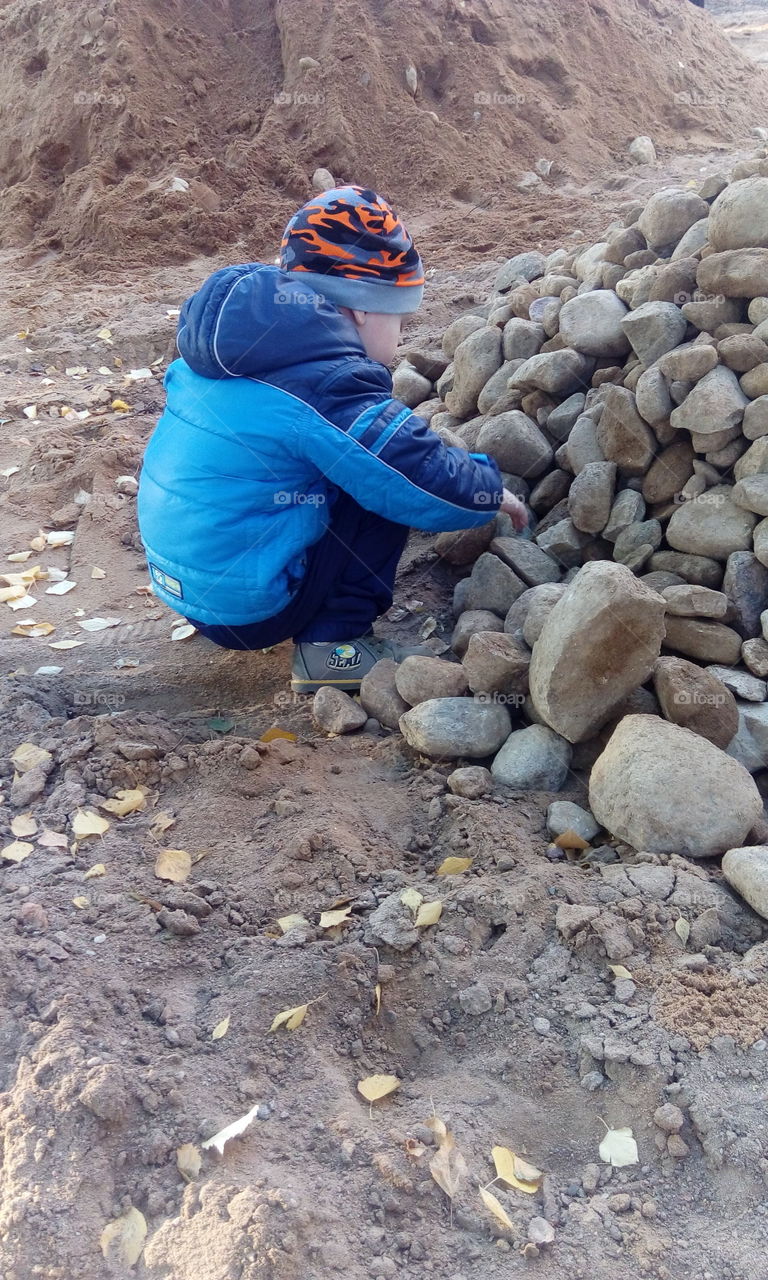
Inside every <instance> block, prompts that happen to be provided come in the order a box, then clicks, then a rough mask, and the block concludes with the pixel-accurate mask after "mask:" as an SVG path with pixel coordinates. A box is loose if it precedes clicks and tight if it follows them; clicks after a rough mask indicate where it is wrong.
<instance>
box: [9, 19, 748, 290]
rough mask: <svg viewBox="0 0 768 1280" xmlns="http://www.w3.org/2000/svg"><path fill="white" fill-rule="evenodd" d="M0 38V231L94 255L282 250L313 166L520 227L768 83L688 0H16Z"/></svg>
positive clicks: (736, 108)
mask: <svg viewBox="0 0 768 1280" xmlns="http://www.w3.org/2000/svg"><path fill="white" fill-rule="evenodd" d="M0 37H1V38H2V41H3V48H4V51H5V65H6V74H5V76H4V78H3V85H2V87H1V88H0V110H2V113H3V120H4V134H3V141H2V144H0V174H2V177H3V190H2V193H1V194H0V215H1V216H0V228H1V229H2V230H1V232H0V244H2V245H4V246H22V245H28V246H31V247H32V248H34V249H35V250H36V251H40V250H43V251H48V252H50V251H53V252H54V253H59V252H60V251H64V252H65V253H68V254H70V255H71V254H72V253H76V254H77V257H78V262H79V265H80V267H81V269H84V270H92V269H93V268H94V267H95V266H98V265H99V264H103V263H104V262H105V260H109V259H114V258H115V257H116V256H118V255H119V257H120V260H121V262H122V263H123V264H125V263H126V262H134V263H139V262H141V263H145V264H146V263H169V262H181V261H185V260H186V259H188V258H190V257H191V256H194V255H196V254H201V253H211V252H214V251H217V250H220V249H221V248H222V247H223V246H224V245H235V244H236V245H237V246H238V251H239V252H240V254H241V256H243V257H245V256H249V255H250V256H256V255H257V254H262V255H263V254H264V253H266V252H274V246H275V245H276V243H277V241H278V237H279V232H280V230H281V228H282V226H283V225H284V223H285V221H286V218H287V217H288V215H289V214H290V212H291V211H292V209H293V208H294V207H295V206H296V204H297V203H299V202H301V201H303V200H305V199H306V198H307V197H308V196H309V194H310V190H311V185H310V183H311V175H312V173H313V172H314V170H315V168H317V167H318V166H322V167H325V168H328V169H330V170H331V172H332V174H333V175H334V177H335V178H336V180H337V181H350V180H354V181H358V182H362V183H366V184H369V185H373V186H376V187H380V188H381V189H382V190H384V192H385V193H386V194H388V195H390V196H391V197H392V198H393V199H395V201H396V203H397V204H398V205H400V206H401V207H402V208H403V211H404V212H405V213H408V214H409V216H410V215H414V216H418V214H419V213H420V212H421V211H426V210H427V209H429V211H430V213H431V214H432V215H434V213H435V210H436V209H437V210H438V211H442V212H444V213H445V214H446V216H447V218H448V219H449V220H450V219H451V218H452V217H454V218H455V216H456V213H457V209H459V210H460V211H461V212H462V216H463V214H465V213H466V211H467V209H469V208H470V207H471V206H476V205H481V206H485V207H489V206H494V207H495V208H497V209H499V213H501V212H502V210H501V209H500V208H499V206H500V204H503V222H501V223H500V225H499V229H500V230H501V228H502V227H503V225H504V224H505V223H506V225H507V231H506V235H508V234H509V221H510V215H513V214H514V213H516V212H519V213H520V215H521V218H522V219H527V218H528V216H529V214H530V212H531V207H532V206H533V208H534V209H536V208H538V209H539V215H538V216H539V217H544V216H545V214H546V209H547V206H548V205H550V204H551V203H552V198H553V196H554V195H556V193H557V192H558V191H559V190H560V187H561V185H562V184H567V182H568V180H569V179H574V178H575V179H579V178H584V177H585V176H586V175H590V174H591V175H594V174H596V173H598V172H604V171H605V169H606V167H609V166H611V165H612V164H614V163H615V162H616V161H617V160H618V161H619V163H620V164H622V165H624V167H626V148H627V145H628V143H629V141H630V140H631V138H632V137H633V136H635V135H636V134H639V133H647V134H650V135H652V137H653V139H654V141H655V143H656V145H657V146H658V147H662V148H665V147H674V146H675V145H676V144H678V143H679V140H680V138H681V137H684V138H685V141H686V146H687V147H689V148H690V147H691V146H694V147H697V146H703V145H709V146H711V145H712V144H713V143H717V142H726V141H727V142H728V143H729V144H730V145H733V141H734V139H735V138H738V137H740V136H743V135H745V134H746V133H747V132H748V130H749V129H750V127H752V126H753V125H755V123H757V122H759V121H761V120H762V112H763V109H764V101H765V88H764V83H763V81H764V76H763V74H762V72H758V71H756V70H755V67H754V64H753V63H750V62H749V61H748V60H747V59H746V58H744V57H742V56H741V55H740V54H739V53H737V52H736V51H735V50H734V49H733V47H732V46H731V45H730V44H729V42H728V41H727V39H726V37H725V36H724V35H722V33H721V32H720V30H719V28H718V27H717V25H716V24H715V22H714V21H712V20H710V19H709V18H708V17H707V16H706V14H703V13H702V12H701V10H699V9H697V8H696V7H695V6H693V5H690V4H687V3H681V0H615V2H614V3H613V4H612V5H611V6H610V7H604V6H603V5H601V4H599V3H597V0H589V2H587V0H585V3H584V4H583V5H582V6H581V8H580V14H579V22H578V23H574V22H573V6H572V0H553V2H552V3H551V4H549V5H546V6H541V5H540V4H539V3H538V2H537V0H521V2H520V3H518V4H517V5H516V6H515V9H514V14H512V13H511V11H510V9H509V5H508V4H507V0H473V3H472V4H467V3H466V2H465V0H447V3H446V2H445V0H420V3H419V4H418V5H415V6H414V5H413V4H412V3H410V0H377V2H376V3H374V0H271V3H269V4H264V5H259V6H254V5H252V4H250V3H245V2H244V0H228V2H227V3H221V4H216V5H212V4H211V5H203V4H200V5H195V6H194V8H193V10H190V7H189V6H188V5H185V4H182V3H181V0H154V2H153V3H151V4H150V3H148V2H147V0H143V2H142V3H138V4H128V3H126V0H106V2H105V3H104V4H102V5H99V6H96V5H94V4H92V3H91V0H74V2H73V3H72V4H68V5H66V6H59V7H57V8H51V7H50V6H49V7H45V6H42V5H40V4H37V3H28V4H24V5H15V6H8V7H4V8H2V10H0ZM662 46H663V49H664V56H663V57H659V49H660V47H662ZM511 157H512V158H513V159H512V161H511V159H510V158H511ZM539 161H544V162H546V163H545V164H544V166H543V168H540V169H539V171H538V172H536V168H535V167H536V165H537V162H539ZM549 162H551V167H549ZM525 171H532V172H533V175H534V176H533V177H532V178H531V177H530V174H529V179H530V181H531V182H533V184H534V189H533V190H532V191H520V190H518V188H517V183H518V181H519V180H520V179H521V177H522V175H523V173H524V172H525ZM462 206H463V209H462V208H461V207H462ZM462 225H463V223H461V224H460V227H459V230H461V226H462ZM495 232H496V229H495V228H494V230H493V234H494V235H495ZM485 234H486V235H488V234H489V232H488V228H486V231H485Z"/></svg>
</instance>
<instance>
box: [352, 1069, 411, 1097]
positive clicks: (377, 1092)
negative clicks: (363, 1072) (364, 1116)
mask: <svg viewBox="0 0 768 1280" xmlns="http://www.w3.org/2000/svg"><path fill="white" fill-rule="evenodd" d="M401 1084H402V1080H398V1078H397V1076H384V1075H376V1076H366V1077H365V1079H364V1080H358V1082H357V1091H358V1093H361V1094H362V1095H363V1097H364V1098H365V1100H366V1102H378V1100H379V1098H386V1097H387V1094H390V1093H394V1092H395V1089H399V1088H400V1085H401Z"/></svg>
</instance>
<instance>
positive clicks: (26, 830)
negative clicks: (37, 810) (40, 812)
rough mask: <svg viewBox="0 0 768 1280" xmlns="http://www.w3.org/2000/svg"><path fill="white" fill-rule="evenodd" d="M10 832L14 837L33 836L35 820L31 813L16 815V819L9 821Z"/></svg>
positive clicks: (35, 829)
mask: <svg viewBox="0 0 768 1280" xmlns="http://www.w3.org/2000/svg"><path fill="white" fill-rule="evenodd" d="M11 831H12V833H13V835H15V836H35V835H37V820H36V819H35V818H33V817H32V814H31V813H17V814H16V817H15V818H12V819H11Z"/></svg>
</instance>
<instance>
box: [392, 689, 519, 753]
mask: <svg viewBox="0 0 768 1280" xmlns="http://www.w3.org/2000/svg"><path fill="white" fill-rule="evenodd" d="M511 729H512V721H511V719H510V715H509V711H508V710H507V708H506V706H503V705H502V704H501V703H498V702H484V701H479V700H477V699H475V698H430V699H429V700H428V701H426V702H420V703H419V704H418V706H415V707H412V708H411V710H410V711H406V713H405V715H402V716H401V717H400V732H401V733H402V735H403V737H404V738H405V740H406V742H407V743H408V745H409V746H410V747H413V748H414V749H415V750H416V751H421V752H422V753H423V754H424V755H427V756H443V757H446V758H448V759H455V758H456V757H457V756H467V757H469V758H470V759H481V758H482V757H484V756H490V755H494V754H495V752H497V751H498V750H499V747H500V746H501V745H502V743H503V742H505V741H506V739H507V738H508V737H509V734H510V732H511Z"/></svg>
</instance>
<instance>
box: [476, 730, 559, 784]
mask: <svg viewBox="0 0 768 1280" xmlns="http://www.w3.org/2000/svg"><path fill="white" fill-rule="evenodd" d="M570 763H571V745H570V743H569V742H566V741H565V739H564V738H561V737H560V735H559V734H557V733H554V732H553V730H552V729H548V728H547V726H546V725H543V724H532V725H529V726H528V728H527V729H517V730H515V732H514V733H511V734H510V735H509V737H508V738H507V740H506V742H505V743H504V745H503V747H502V748H501V750H500V751H499V753H498V755H497V756H495V757H494V760H493V762H492V764H491V773H492V774H493V777H494V778H495V780H496V782H500V783H501V784H502V785H503V786H505V787H514V788H515V789H516V790H517V791H559V790H560V788H561V787H562V786H563V784H564V782H565V780H566V778H567V777H568V769H569V766H570Z"/></svg>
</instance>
